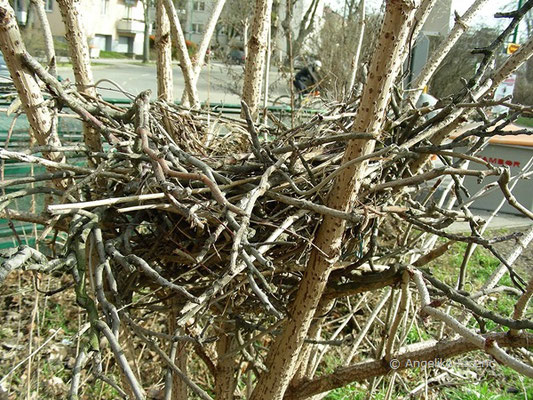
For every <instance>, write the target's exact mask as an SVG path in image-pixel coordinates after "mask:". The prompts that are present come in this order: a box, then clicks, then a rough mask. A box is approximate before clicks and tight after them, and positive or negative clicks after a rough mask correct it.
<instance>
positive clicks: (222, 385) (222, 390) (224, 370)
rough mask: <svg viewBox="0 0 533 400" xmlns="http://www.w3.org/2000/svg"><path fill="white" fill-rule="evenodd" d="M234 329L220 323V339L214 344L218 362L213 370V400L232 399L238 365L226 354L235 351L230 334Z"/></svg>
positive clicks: (233, 339) (231, 325) (231, 326)
mask: <svg viewBox="0 0 533 400" xmlns="http://www.w3.org/2000/svg"><path fill="white" fill-rule="evenodd" d="M234 328H235V326H234V325H233V324H230V323H228V322H226V323H222V324H221V333H220V335H219V336H220V337H219V339H218V341H217V344H216V350H217V358H218V360H217V366H216V370H215V399H217V400H233V399H234V393H235V387H236V386H237V376H236V375H237V374H236V372H237V368H238V364H237V362H236V360H235V357H232V356H230V357H227V353H229V352H231V351H233V350H234V349H235V337H234V335H233V334H232V333H230V332H231V331H232V330H234Z"/></svg>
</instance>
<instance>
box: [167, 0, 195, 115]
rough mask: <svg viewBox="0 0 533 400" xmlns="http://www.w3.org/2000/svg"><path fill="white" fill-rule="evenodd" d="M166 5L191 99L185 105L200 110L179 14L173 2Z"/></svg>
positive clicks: (169, 0) (186, 87)
mask: <svg viewBox="0 0 533 400" xmlns="http://www.w3.org/2000/svg"><path fill="white" fill-rule="evenodd" d="M164 4H165V10H166V12H167V15H168V18H169V20H170V26H171V28H172V40H173V41H174V44H175V45H176V46H177V49H178V58H179V61H180V67H181V71H182V73H183V80H184V81H185V91H186V92H187V97H188V98H189V99H190V104H183V105H184V106H190V107H191V108H199V107H200V100H199V99H198V91H197V90H196V86H195V85H194V82H193V77H194V71H193V66H192V63H191V58H190V57H189V53H188V51H187V44H186V43H185V36H183V30H182V29H181V25H180V21H179V19H178V13H177V12H176V8H175V7H174V3H173V2H172V0H164Z"/></svg>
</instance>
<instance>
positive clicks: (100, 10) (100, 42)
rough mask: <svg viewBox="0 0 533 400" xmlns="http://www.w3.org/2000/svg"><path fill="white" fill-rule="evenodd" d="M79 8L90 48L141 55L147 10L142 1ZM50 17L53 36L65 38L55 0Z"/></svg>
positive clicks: (97, 2) (113, 0) (95, 1)
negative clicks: (145, 12)
mask: <svg viewBox="0 0 533 400" xmlns="http://www.w3.org/2000/svg"><path fill="white" fill-rule="evenodd" d="M80 4H81V7H80V8H81V9H80V14H81V16H82V24H83V28H84V30H85V34H86V35H87V38H88V40H89V44H90V45H94V46H98V47H99V48H100V50H112V51H118V52H121V53H132V52H133V53H135V54H142V52H143V39H144V7H143V4H142V2H141V1H140V0H83V1H81V2H80ZM127 4H130V5H131V6H128V5H127ZM47 15H48V21H49V23H50V29H51V30H52V35H53V36H54V37H57V38H60V39H61V38H64V36H65V28H64V25H63V21H62V19H61V13H60V11H59V6H58V4H57V2H56V1H55V0H54V1H53V2H52V11H51V12H47Z"/></svg>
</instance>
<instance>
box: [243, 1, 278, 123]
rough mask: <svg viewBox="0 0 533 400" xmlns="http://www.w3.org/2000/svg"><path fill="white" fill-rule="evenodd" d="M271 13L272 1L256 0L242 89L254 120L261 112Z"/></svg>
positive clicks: (244, 99)
mask: <svg viewBox="0 0 533 400" xmlns="http://www.w3.org/2000/svg"><path fill="white" fill-rule="evenodd" d="M271 12H272V0H256V3H255V10H254V19H253V21H252V26H251V29H250V38H249V39H248V43H247V48H248V51H247V55H246V65H245V67H244V82H243V89H242V100H243V101H244V102H245V103H246V104H247V105H248V107H249V108H250V114H251V115H252V117H253V118H256V117H257V115H258V112H259V102H260V99H261V84H262V82H263V72H264V68H265V57H266V49H267V40H268V27H269V25H270V15H271ZM243 112H244V111H243ZM243 115H244V114H243Z"/></svg>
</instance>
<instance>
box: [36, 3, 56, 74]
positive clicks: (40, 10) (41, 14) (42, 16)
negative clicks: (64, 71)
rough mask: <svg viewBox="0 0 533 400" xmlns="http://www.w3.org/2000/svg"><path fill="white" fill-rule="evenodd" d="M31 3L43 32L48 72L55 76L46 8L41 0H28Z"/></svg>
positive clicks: (51, 40)
mask: <svg viewBox="0 0 533 400" xmlns="http://www.w3.org/2000/svg"><path fill="white" fill-rule="evenodd" d="M30 1H31V3H32V4H33V8H34V9H35V11H36V12H37V17H38V18H39V22H40V23H41V27H42V30H43V34H44V51H45V54H46V60H47V61H48V72H50V74H51V75H53V76H57V68H56V53H55V50H54V38H53V36H52V31H51V30H50V24H49V23H48V18H47V17H46V10H45V9H44V1H43V0H30Z"/></svg>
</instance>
